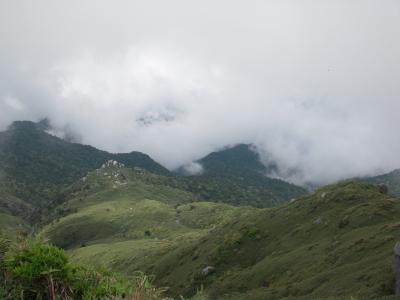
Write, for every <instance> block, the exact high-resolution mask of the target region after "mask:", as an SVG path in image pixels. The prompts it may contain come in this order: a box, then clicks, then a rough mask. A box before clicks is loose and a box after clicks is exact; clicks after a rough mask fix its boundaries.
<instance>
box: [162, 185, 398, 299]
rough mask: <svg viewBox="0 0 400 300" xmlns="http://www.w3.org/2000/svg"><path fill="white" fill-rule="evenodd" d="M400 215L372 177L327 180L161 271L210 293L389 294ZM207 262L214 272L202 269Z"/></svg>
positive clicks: (242, 221)
mask: <svg viewBox="0 0 400 300" xmlns="http://www.w3.org/2000/svg"><path fill="white" fill-rule="evenodd" d="M399 215H400V203H399V202H398V200H397V199H393V198H391V197H388V196H386V195H382V194H380V193H378V192H377V191H376V189H375V188H374V187H373V186H371V185H367V184H362V183H345V184H341V185H339V186H331V187H326V188H324V189H322V190H320V191H318V192H316V193H313V194H311V195H309V196H306V197H303V198H301V199H299V200H297V201H295V202H294V203H290V204H287V205H283V206H281V207H279V208H276V209H268V210H260V211H257V212H252V213H251V215H250V216H248V215H244V216H242V217H241V218H238V219H235V220H233V221H232V222H231V223H230V224H227V225H225V226H222V227H220V228H218V229H217V230H215V231H214V232H213V233H212V234H209V235H208V236H206V237H204V238H202V239H201V240H200V241H199V242H198V243H196V244H194V245H192V246H191V247H188V248H186V249H185V248H184V249H177V250H176V251H174V252H171V253H169V257H168V258H166V259H165V260H164V261H163V262H161V263H160V264H159V267H158V268H157V269H155V270H154V271H155V273H156V274H157V275H158V277H159V284H161V285H165V284H168V285H171V286H173V287H174V292H175V293H177V294H191V293H193V292H194V291H195V288H196V286H197V287H198V286H200V285H205V286H206V288H207V291H208V292H209V296H210V298H211V299H255V300H256V299H282V298H288V299H290V297H293V298H296V299H299V298H302V299H322V298H324V297H326V298H327V297H328V296H329V297H341V296H343V297H344V296H346V297H350V296H354V297H356V298H357V299H358V298H359V299H372V298H377V297H382V296H385V295H386V294H391V293H392V291H393V286H392V284H393V272H392V269H391V268H392V259H393V254H392V249H393V246H394V243H395V242H396V241H397V240H399V239H400V223H399V219H398V216H399ZM205 266H213V267H215V272H214V273H212V274H211V275H209V276H203V275H202V274H201V272H199V271H200V270H201V268H204V267H205ZM168 270H173V271H172V272H171V273H169V272H168Z"/></svg>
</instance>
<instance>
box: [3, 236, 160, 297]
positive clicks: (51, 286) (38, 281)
mask: <svg viewBox="0 0 400 300" xmlns="http://www.w3.org/2000/svg"><path fill="white" fill-rule="evenodd" d="M162 293H163V290H161V289H157V288H155V287H153V285H152V279H151V278H150V277H148V276H146V275H144V274H142V273H136V274H135V275H134V276H132V277H131V279H130V280H127V279H126V278H125V277H123V276H121V275H119V274H117V273H114V272H110V271H108V270H106V269H91V268H87V267H86V268H85V267H82V266H77V265H73V264H71V263H70V262H69V259H68V257H67V255H66V254H65V253H64V251H63V250H61V249H59V248H57V247H54V246H51V245H49V244H44V243H40V242H27V241H22V242H19V243H18V244H15V243H11V242H10V241H9V240H7V239H5V238H0V299H10V300H12V299H21V300H22V299H27V300H29V299H51V300H55V299H60V300H67V299H88V300H89V299H132V300H141V299H143V300H145V299H149V300H150V299H161V298H162Z"/></svg>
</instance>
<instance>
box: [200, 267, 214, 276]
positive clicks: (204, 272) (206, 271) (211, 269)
mask: <svg viewBox="0 0 400 300" xmlns="http://www.w3.org/2000/svg"><path fill="white" fill-rule="evenodd" d="M214 271H215V267H213V266H207V267H205V268H204V269H203V270H201V274H202V275H203V276H207V275H210V274H211V273H213V272H214Z"/></svg>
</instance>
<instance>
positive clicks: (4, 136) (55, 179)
mask: <svg viewBox="0 0 400 300" xmlns="http://www.w3.org/2000/svg"><path fill="white" fill-rule="evenodd" d="M44 129H45V128H43V126H42V124H41V123H33V122H27V121H21V122H14V123H13V124H12V125H11V126H10V127H9V128H8V130H7V131H5V132H0V181H2V182H3V184H4V185H5V186H6V187H7V189H8V191H9V192H10V193H11V194H14V195H16V196H17V197H19V198H21V199H23V200H25V201H27V202H30V203H33V204H34V205H35V206H44V207H46V206H48V204H49V202H57V201H62V200H63V199H60V198H61V196H60V191H61V190H62V189H63V188H65V187H66V186H68V185H70V184H72V183H73V182H75V181H77V180H78V179H79V178H81V177H83V176H85V175H86V173H87V172H89V171H92V170H94V169H96V168H98V167H100V166H101V165H102V164H103V163H104V162H105V161H107V160H111V159H115V160H118V161H120V162H122V163H124V164H125V165H126V166H129V167H141V168H143V169H147V170H149V171H151V172H153V173H158V174H169V172H168V170H167V169H165V168H164V167H162V166H161V165H159V164H158V163H156V162H154V161H153V160H152V159H151V158H150V157H149V156H147V155H146V154H143V153H140V152H132V153H127V154H111V153H107V152H105V151H100V150H98V149H96V148H94V147H91V146H85V145H80V144H74V143H69V142H67V141H65V140H62V139H60V138H57V137H55V136H52V135H50V134H48V133H46V132H45V131H44Z"/></svg>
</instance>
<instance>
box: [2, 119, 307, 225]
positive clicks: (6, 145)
mask: <svg viewBox="0 0 400 300" xmlns="http://www.w3.org/2000/svg"><path fill="white" fill-rule="evenodd" d="M48 129H49V125H48V123H47V122H39V123H33V122H29V121H18V122H14V123H13V124H12V125H11V126H10V127H9V128H8V130H7V131H4V132H0V185H2V186H3V189H4V190H7V191H8V193H9V194H12V195H14V196H16V197H17V198H20V199H22V200H23V201H25V202H28V203H31V204H33V206H34V207H35V208H37V209H38V210H43V209H45V210H48V208H49V207H52V206H54V205H56V204H57V203H62V202H63V201H64V200H65V193H64V192H63V190H64V189H65V188H66V187H67V186H69V185H70V184H72V183H74V182H75V181H77V180H78V179H80V178H82V177H83V176H85V175H86V174H87V173H88V172H90V171H92V170H95V169H96V168H98V167H100V166H101V165H102V164H103V163H104V162H106V161H108V160H115V161H118V162H121V163H123V164H124V165H125V166H127V167H131V168H134V167H139V168H142V169H145V170H147V171H150V172H152V173H154V174H159V175H170V176H169V178H164V179H163V181H164V184H165V185H169V186H171V187H173V188H178V189H183V190H186V191H188V192H191V193H193V194H194V195H195V196H196V198H198V199H200V200H205V201H213V202H224V203H229V204H233V205H252V206H257V207H271V206H274V205H277V204H279V203H282V202H285V201H288V200H290V199H292V198H295V197H298V196H300V195H303V194H304V193H305V192H306V191H305V190H304V189H303V188H300V187H297V186H295V185H292V184H290V183H287V182H284V181H282V180H278V179H272V178H269V177H266V176H265V174H266V173H268V171H269V169H267V168H266V167H265V166H264V165H263V164H262V163H261V162H260V160H259V157H258V155H257V154H256V152H254V151H253V150H252V149H251V146H250V145H237V146H235V147H232V148H227V149H224V150H222V151H219V152H214V153H211V154H209V155H207V156H206V157H204V158H203V159H200V160H199V161H198V163H199V164H201V165H202V166H203V168H204V173H203V174H201V175H199V176H178V177H174V176H172V175H173V174H171V173H170V172H169V171H168V170H167V169H166V168H164V167H163V166H161V165H160V164H158V163H157V162H155V161H154V160H152V159H151V158H150V157H149V156H148V155H146V154H143V153H140V152H131V153H124V154H112V153H108V152H105V151H101V150H98V149H96V148H94V147H91V146H87V145H81V144H77V143H72V142H68V141H66V140H63V139H60V138H58V137H56V136H53V135H51V134H49V133H48ZM270 167H271V166H270ZM178 175H179V174H178ZM38 214H42V213H40V212H37V213H36V215H38ZM33 218H39V217H38V216H36V217H33Z"/></svg>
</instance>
